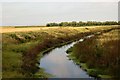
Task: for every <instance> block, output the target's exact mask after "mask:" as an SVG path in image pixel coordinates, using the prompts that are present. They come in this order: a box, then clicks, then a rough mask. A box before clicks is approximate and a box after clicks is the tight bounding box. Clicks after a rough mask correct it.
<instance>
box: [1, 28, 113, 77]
mask: <svg viewBox="0 0 120 80" xmlns="http://www.w3.org/2000/svg"><path fill="white" fill-rule="evenodd" d="M110 28H111V27H107V28H104V27H103V28H99V27H97V28H88V29H85V28H55V29H54V28H53V29H49V30H48V29H47V30H46V29H45V30H40V31H35V32H13V33H3V34H2V35H3V37H2V39H3V41H2V43H3V44H2V48H3V49H2V52H3V53H2V54H3V55H2V57H3V60H2V61H3V64H2V65H3V66H2V70H3V75H2V76H3V78H15V77H17V78H20V77H21V78H22V77H23V78H26V77H35V75H34V74H35V73H36V72H38V71H39V70H40V69H39V67H38V65H39V62H38V60H39V59H40V55H42V54H43V53H44V52H48V51H49V50H51V49H53V48H54V47H56V46H60V45H63V44H66V43H68V42H71V41H74V40H77V39H79V38H81V37H83V36H86V35H88V34H92V33H94V32H97V31H101V30H106V29H110ZM40 73H43V72H40ZM45 76H46V75H45ZM39 77H43V76H39Z"/></svg>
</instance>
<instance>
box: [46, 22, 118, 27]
mask: <svg viewBox="0 0 120 80" xmlns="http://www.w3.org/2000/svg"><path fill="white" fill-rule="evenodd" d="M118 24H119V25H120V21H119V22H116V21H106V22H96V21H87V22H82V21H79V22H76V21H72V22H60V23H48V24H46V26H48V27H51V26H74V27H78V26H99V25H118Z"/></svg>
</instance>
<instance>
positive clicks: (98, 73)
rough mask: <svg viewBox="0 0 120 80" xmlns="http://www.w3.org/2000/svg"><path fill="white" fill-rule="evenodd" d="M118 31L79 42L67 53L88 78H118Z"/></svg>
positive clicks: (119, 57)
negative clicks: (86, 73)
mask: <svg viewBox="0 0 120 80" xmlns="http://www.w3.org/2000/svg"><path fill="white" fill-rule="evenodd" d="M119 33H120V29H116V30H112V31H110V32H107V31H106V33H102V34H101V35H98V36H95V37H92V38H90V39H87V40H85V41H83V42H79V43H77V44H75V45H74V47H73V48H70V49H69V50H68V51H67V52H68V53H69V56H68V57H69V58H70V59H72V60H74V61H75V62H76V64H78V65H80V66H81V67H82V68H83V69H84V70H86V71H87V72H88V74H89V75H90V76H94V77H101V78H119V75H120V71H119V67H120V64H119V60H120V54H119V47H120V44H119V43H120V37H119Z"/></svg>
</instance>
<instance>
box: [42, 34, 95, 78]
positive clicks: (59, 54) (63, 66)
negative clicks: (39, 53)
mask: <svg viewBox="0 0 120 80" xmlns="http://www.w3.org/2000/svg"><path fill="white" fill-rule="evenodd" d="M91 36H93V35H91ZM85 38H90V36H87V37H85ZM82 41H84V39H80V40H79V42H82ZM77 42H78V41H76V42H72V43H70V44H68V45H65V46H62V47H59V48H55V49H53V50H52V51H50V52H49V53H48V54H46V55H45V56H44V57H43V58H42V59H41V60H40V67H41V68H44V69H45V72H47V73H50V74H52V75H54V77H55V78H91V77H90V76H89V75H88V74H87V73H86V72H85V71H84V70H82V69H81V68H80V66H79V65H76V64H75V63H74V62H73V61H72V60H69V59H68V57H67V53H66V50H67V49H69V48H70V47H72V46H73V45H74V44H76V43H77Z"/></svg>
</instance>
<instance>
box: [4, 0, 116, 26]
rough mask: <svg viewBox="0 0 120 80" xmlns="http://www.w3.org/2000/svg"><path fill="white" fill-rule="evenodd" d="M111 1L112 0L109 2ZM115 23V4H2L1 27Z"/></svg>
mask: <svg viewBox="0 0 120 80" xmlns="http://www.w3.org/2000/svg"><path fill="white" fill-rule="evenodd" d="M104 1H105V0H104ZM110 1H112V0H110ZM108 20H109V21H117V20H118V3H117V2H11V3H2V25H3V26H8V25H9V26H13V25H45V24H46V23H48V22H61V21H108Z"/></svg>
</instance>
